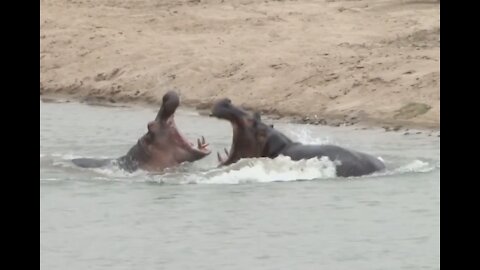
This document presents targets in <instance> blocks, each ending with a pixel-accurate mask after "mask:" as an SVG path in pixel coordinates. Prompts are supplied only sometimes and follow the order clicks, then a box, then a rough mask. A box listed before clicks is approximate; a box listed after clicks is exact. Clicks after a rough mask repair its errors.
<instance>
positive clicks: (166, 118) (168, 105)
mask: <svg viewBox="0 0 480 270" xmlns="http://www.w3.org/2000/svg"><path fill="white" fill-rule="evenodd" d="M179 105H180V98H179V97H178V95H177V93H175V92H174V91H169V92H167V93H166V94H165V95H164V96H163V98H162V105H161V107H160V110H159V111H158V114H157V116H156V118H155V120H154V121H151V122H149V123H148V125H147V130H148V132H147V133H146V134H145V135H143V136H142V137H141V138H140V139H139V140H138V141H137V143H136V144H135V145H134V146H132V148H130V150H129V151H128V152H127V154H126V155H124V156H122V157H120V158H117V159H90V158H78V159H73V160H72V162H73V163H74V164H75V165H77V166H79V167H83V168H98V167H103V166H106V165H108V164H117V165H118V166H119V167H120V168H122V169H124V170H126V171H128V172H134V171H136V170H138V169H142V170H145V171H150V172H160V171H162V170H164V169H166V168H169V167H174V166H177V165H179V164H181V163H183V162H194V161H196V160H199V159H202V158H204V157H206V156H207V155H209V154H210V150H209V149H207V146H208V144H207V143H205V138H204V137H203V136H202V138H201V139H197V147H194V145H193V144H192V143H190V142H189V141H188V140H187V139H186V138H185V137H184V136H183V135H182V134H181V133H180V132H179V131H178V129H177V127H176V125H175V121H174V114H175V110H176V109H177V108H178V106H179Z"/></svg>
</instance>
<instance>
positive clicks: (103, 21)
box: [40, 0, 440, 129]
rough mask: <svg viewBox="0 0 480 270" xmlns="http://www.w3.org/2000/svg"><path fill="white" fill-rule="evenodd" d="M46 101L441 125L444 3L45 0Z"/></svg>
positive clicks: (42, 83) (42, 73)
mask: <svg viewBox="0 0 480 270" xmlns="http://www.w3.org/2000/svg"><path fill="white" fill-rule="evenodd" d="M40 7H41V14H40V15H41V16H40V24H41V26H40V94H41V96H42V97H47V98H54V97H58V96H68V97H70V98H74V99H80V100H90V101H92V100H93V101H98V102H107V103H108V102H111V103H118V102H122V103H123V102H146V103H154V104H159V101H160V100H161V97H162V95H163V94H164V93H165V92H166V91H167V90H171V89H172V90H176V91H178V92H179V93H180V95H181V98H182V102H183V104H185V105H187V106H192V107H197V108H198V109H207V108H208V107H209V106H210V105H211V103H212V102H213V101H215V100H216V99H218V98H222V97H229V98H230V99H232V101H233V102H234V103H235V104H239V105H242V106H244V107H246V108H250V109H254V110H258V111H262V112H265V113H269V114H273V115H277V116H280V117H285V116H291V117H294V118H295V119H298V120H301V121H304V122H309V123H318V124H332V125H338V124H340V123H357V122H360V123H365V124H373V125H391V126H399V125H403V126H412V127H423V128H429V129H437V128H439V126H440V89H439V88H440V4H439V2H437V1H407V0H350V1H347V0H344V1H334V0H325V1H323V0H320V1H314V0H297V1H287V0H285V1H258V0H257V1H254V0H230V1H227V0H225V1H224V0H177V1H174V0H156V1H154V0H136V1H135V0H90V1H89V0H77V1H67V0H50V1H49V0H41V2H40Z"/></svg>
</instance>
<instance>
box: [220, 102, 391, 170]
mask: <svg viewBox="0 0 480 270" xmlns="http://www.w3.org/2000/svg"><path fill="white" fill-rule="evenodd" d="M210 116H211V117H216V118H218V119H223V120H227V121H229V122H230V123H231V124H232V128H233V140H232V146H231V149H230V151H228V150H226V149H225V153H226V154H227V157H226V158H222V156H221V155H220V153H218V152H217V157H218V160H219V162H220V165H219V166H224V165H229V164H232V163H235V162H237V161H238V160H240V159H242V158H255V157H267V158H272V159H273V158H276V157H278V156H280V155H283V156H288V157H290V158H291V159H292V160H295V161H298V160H302V159H310V158H314V157H316V158H321V157H328V159H329V160H331V161H332V162H334V164H335V166H336V174H337V176H338V177H356V176H362V175H368V174H372V173H374V172H378V171H382V170H384V169H385V164H384V163H383V162H382V161H381V160H380V159H378V158H376V157H374V156H372V155H369V154H365V153H361V152H358V151H354V150H350V149H346V148H343V147H340V146H337V145H328V144H322V145H307V144H302V143H299V142H295V141H293V140H291V139H290V138H288V137H287V136H286V135H285V134H283V133H282V132H280V131H278V130H277V129H275V128H274V126H273V125H267V124H265V123H263V122H262V120H261V117H260V114H259V113H254V114H249V113H248V112H246V111H244V110H242V109H241V108H238V107H236V106H234V105H233V104H232V102H231V100H230V99H228V98H225V99H221V100H219V101H217V102H216V103H215V104H214V106H213V108H212V111H211V114H210Z"/></svg>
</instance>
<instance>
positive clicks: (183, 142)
mask: <svg viewBox="0 0 480 270" xmlns="http://www.w3.org/2000/svg"><path fill="white" fill-rule="evenodd" d="M165 124H166V125H168V128H169V130H170V135H171V136H172V139H173V140H174V142H175V144H176V145H178V146H179V147H182V148H184V149H185V150H187V151H189V152H192V153H194V154H202V155H208V154H210V150H209V149H208V148H207V147H208V145H209V144H208V143H206V142H205V137H203V136H202V138H201V139H200V138H198V139H197V147H196V148H195V145H194V144H193V143H192V142H190V141H189V140H188V139H187V138H186V137H185V136H184V135H183V134H182V133H181V132H180V131H179V130H178V128H177V125H176V124H175V119H174V115H173V114H172V115H171V116H170V117H169V118H168V119H167V121H166V123H165Z"/></svg>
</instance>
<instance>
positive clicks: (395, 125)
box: [40, 94, 440, 136]
mask: <svg viewBox="0 0 480 270" xmlns="http://www.w3.org/2000/svg"><path fill="white" fill-rule="evenodd" d="M40 101H41V102H44V103H70V102H78V103H82V104H86V105H88V106H101V107H143V108H145V107H148V108H152V109H155V108H157V107H159V106H160V104H161V101H160V100H155V101H153V100H151V99H148V100H141V99H138V100H136V99H131V100H129V101H116V100H115V99H112V98H110V99H107V98H103V97H100V98H99V97H92V96H87V97H81V96H73V95H65V94H41V95H40ZM212 104H213V103H205V102H197V101H192V100H190V101H189V102H185V101H183V100H181V102H180V107H181V108H182V109H187V110H191V111H195V112H197V113H198V114H199V115H203V116H207V115H208V114H209V109H210V108H211V105H212ZM241 107H242V108H243V109H245V110H247V111H249V112H253V111H259V112H261V115H262V118H263V119H267V120H273V121H282V122H285V123H295V124H303V125H316V126H329V127H342V126H351V127H354V128H356V129H383V130H384V131H385V132H398V133H402V132H403V133H407V134H405V135H409V134H411V133H409V131H410V130H415V131H416V132H422V133H430V134H434V133H435V134H434V135H438V136H440V127H439V126H435V125H430V124H424V125H422V124H421V123H420V124H419V123H408V122H407V123H403V122H386V121H382V120H380V121H375V120H371V119H368V120H365V119H363V120H357V121H348V120H343V121H342V120H341V119H340V118H339V117H337V118H328V116H323V117H322V119H324V120H325V121H319V120H318V119H317V120H315V119H305V117H300V116H295V115H288V114H283V115H282V114H278V113H277V114H271V113H268V112H262V111H261V110H255V109H254V108H248V107H245V106H241Z"/></svg>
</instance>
